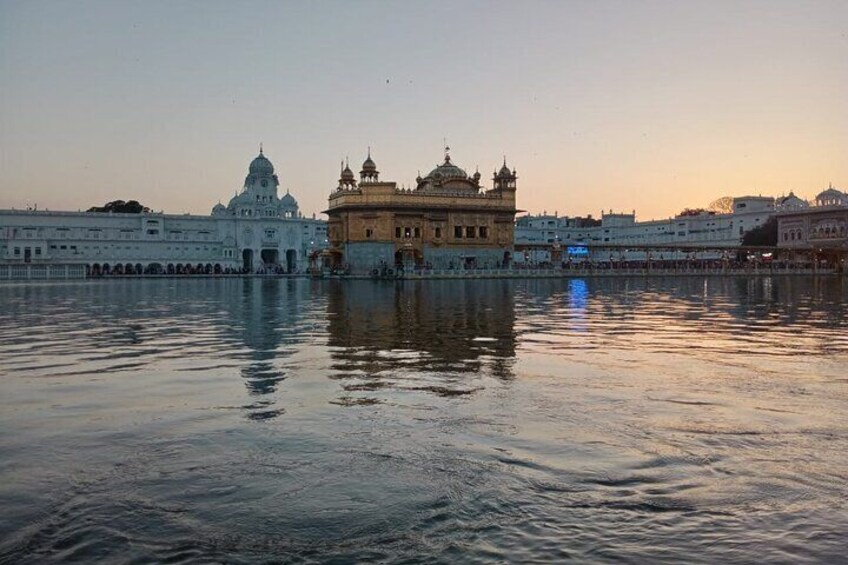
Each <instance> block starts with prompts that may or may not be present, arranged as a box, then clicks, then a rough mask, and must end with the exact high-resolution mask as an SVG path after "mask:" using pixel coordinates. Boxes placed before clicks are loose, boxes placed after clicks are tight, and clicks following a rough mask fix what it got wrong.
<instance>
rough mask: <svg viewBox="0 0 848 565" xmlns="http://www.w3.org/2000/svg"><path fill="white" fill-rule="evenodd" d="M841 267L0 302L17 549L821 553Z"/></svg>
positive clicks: (847, 533) (163, 291) (833, 497)
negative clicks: (821, 272)
mask: <svg viewBox="0 0 848 565" xmlns="http://www.w3.org/2000/svg"><path fill="white" fill-rule="evenodd" d="M846 304H848V281H846V280H840V279H836V278H806V279H805V278H774V279H757V280H751V281H746V280H742V279H731V278H728V279H719V278H712V279H698V278H668V279H649V280H642V279H634V280H581V279H573V280H544V281H429V282H413V281H407V282H405V283H403V282H402V283H394V282H372V281H361V282H339V281H308V280H276V279H275V280H258V279H251V280H238V279H231V280H215V279H205V280H127V281H103V282H86V283H74V284H45V285H28V286H11V285H6V286H0V508H2V513H0V561H2V562H8V563H45V562H47V563H49V562H57V561H65V560H78V561H81V562H92V561H97V560H110V561H120V562H137V563H144V562H150V561H168V562H192V561H204V562H205V561H225V562H233V563H238V562H245V563H247V562H256V561H282V562H314V561H318V562H323V561H329V560H333V559H335V560H337V561H339V562H343V561H348V560H357V559H359V560H362V559H372V560H381V561H387V562H395V561H407V562H418V561H424V562H448V561H451V562H455V561H462V562H504V561H522V562H532V561H537V562H550V561H561V560H564V559H569V558H572V559H575V560H580V561H589V560H592V561H622V560H624V561H631V562H645V561H651V562H660V561H669V562H671V561H687V562H716V561H719V560H733V561H749V562H752V561H763V560H768V561H773V562H792V563H798V562H805V561H809V562H814V561H838V560H844V559H845V544H846V538H848V508H847V507H846V500H848V331H846V330H848V306H846Z"/></svg>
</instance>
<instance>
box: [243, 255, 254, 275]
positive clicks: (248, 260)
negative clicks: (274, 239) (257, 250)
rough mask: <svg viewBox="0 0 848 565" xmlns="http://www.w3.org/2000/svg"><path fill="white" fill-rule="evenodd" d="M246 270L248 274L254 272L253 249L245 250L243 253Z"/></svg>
mask: <svg viewBox="0 0 848 565" xmlns="http://www.w3.org/2000/svg"><path fill="white" fill-rule="evenodd" d="M241 258H242V262H243V267H244V270H245V271H247V272H248V273H250V272H253V249H245V250H244V251H242V252H241Z"/></svg>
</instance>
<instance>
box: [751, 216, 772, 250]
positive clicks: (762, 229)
mask: <svg viewBox="0 0 848 565" xmlns="http://www.w3.org/2000/svg"><path fill="white" fill-rule="evenodd" d="M742 245H756V246H763V247H765V246H768V247H774V246H776V245H777V218H776V217H774V216H772V217H771V218H769V219H768V220H766V222H765V223H764V224H763V225H761V226H757V227H755V228H754V229H752V230H750V231H747V232H745V235H743V236H742Z"/></svg>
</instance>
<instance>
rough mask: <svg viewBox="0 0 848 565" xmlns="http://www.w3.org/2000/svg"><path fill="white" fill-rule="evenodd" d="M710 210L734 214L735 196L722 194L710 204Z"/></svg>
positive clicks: (717, 212)
mask: <svg viewBox="0 0 848 565" xmlns="http://www.w3.org/2000/svg"><path fill="white" fill-rule="evenodd" d="M709 210H710V212H715V213H716V214H732V213H733V197H732V196H722V197H721V198H719V199H718V200H713V201H712V203H711V204H710V206H709Z"/></svg>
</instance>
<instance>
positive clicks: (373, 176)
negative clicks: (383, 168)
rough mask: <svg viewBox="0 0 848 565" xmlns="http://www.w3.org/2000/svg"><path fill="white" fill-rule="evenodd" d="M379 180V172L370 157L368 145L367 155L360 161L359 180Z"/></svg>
mask: <svg viewBox="0 0 848 565" xmlns="http://www.w3.org/2000/svg"><path fill="white" fill-rule="evenodd" d="M379 180H380V172H379V171H378V170H377V164H376V163H375V162H374V161H373V160H372V159H371V147H368V157H366V158H365V162H364V163H362V170H361V171H359V182H378V181H379Z"/></svg>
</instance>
